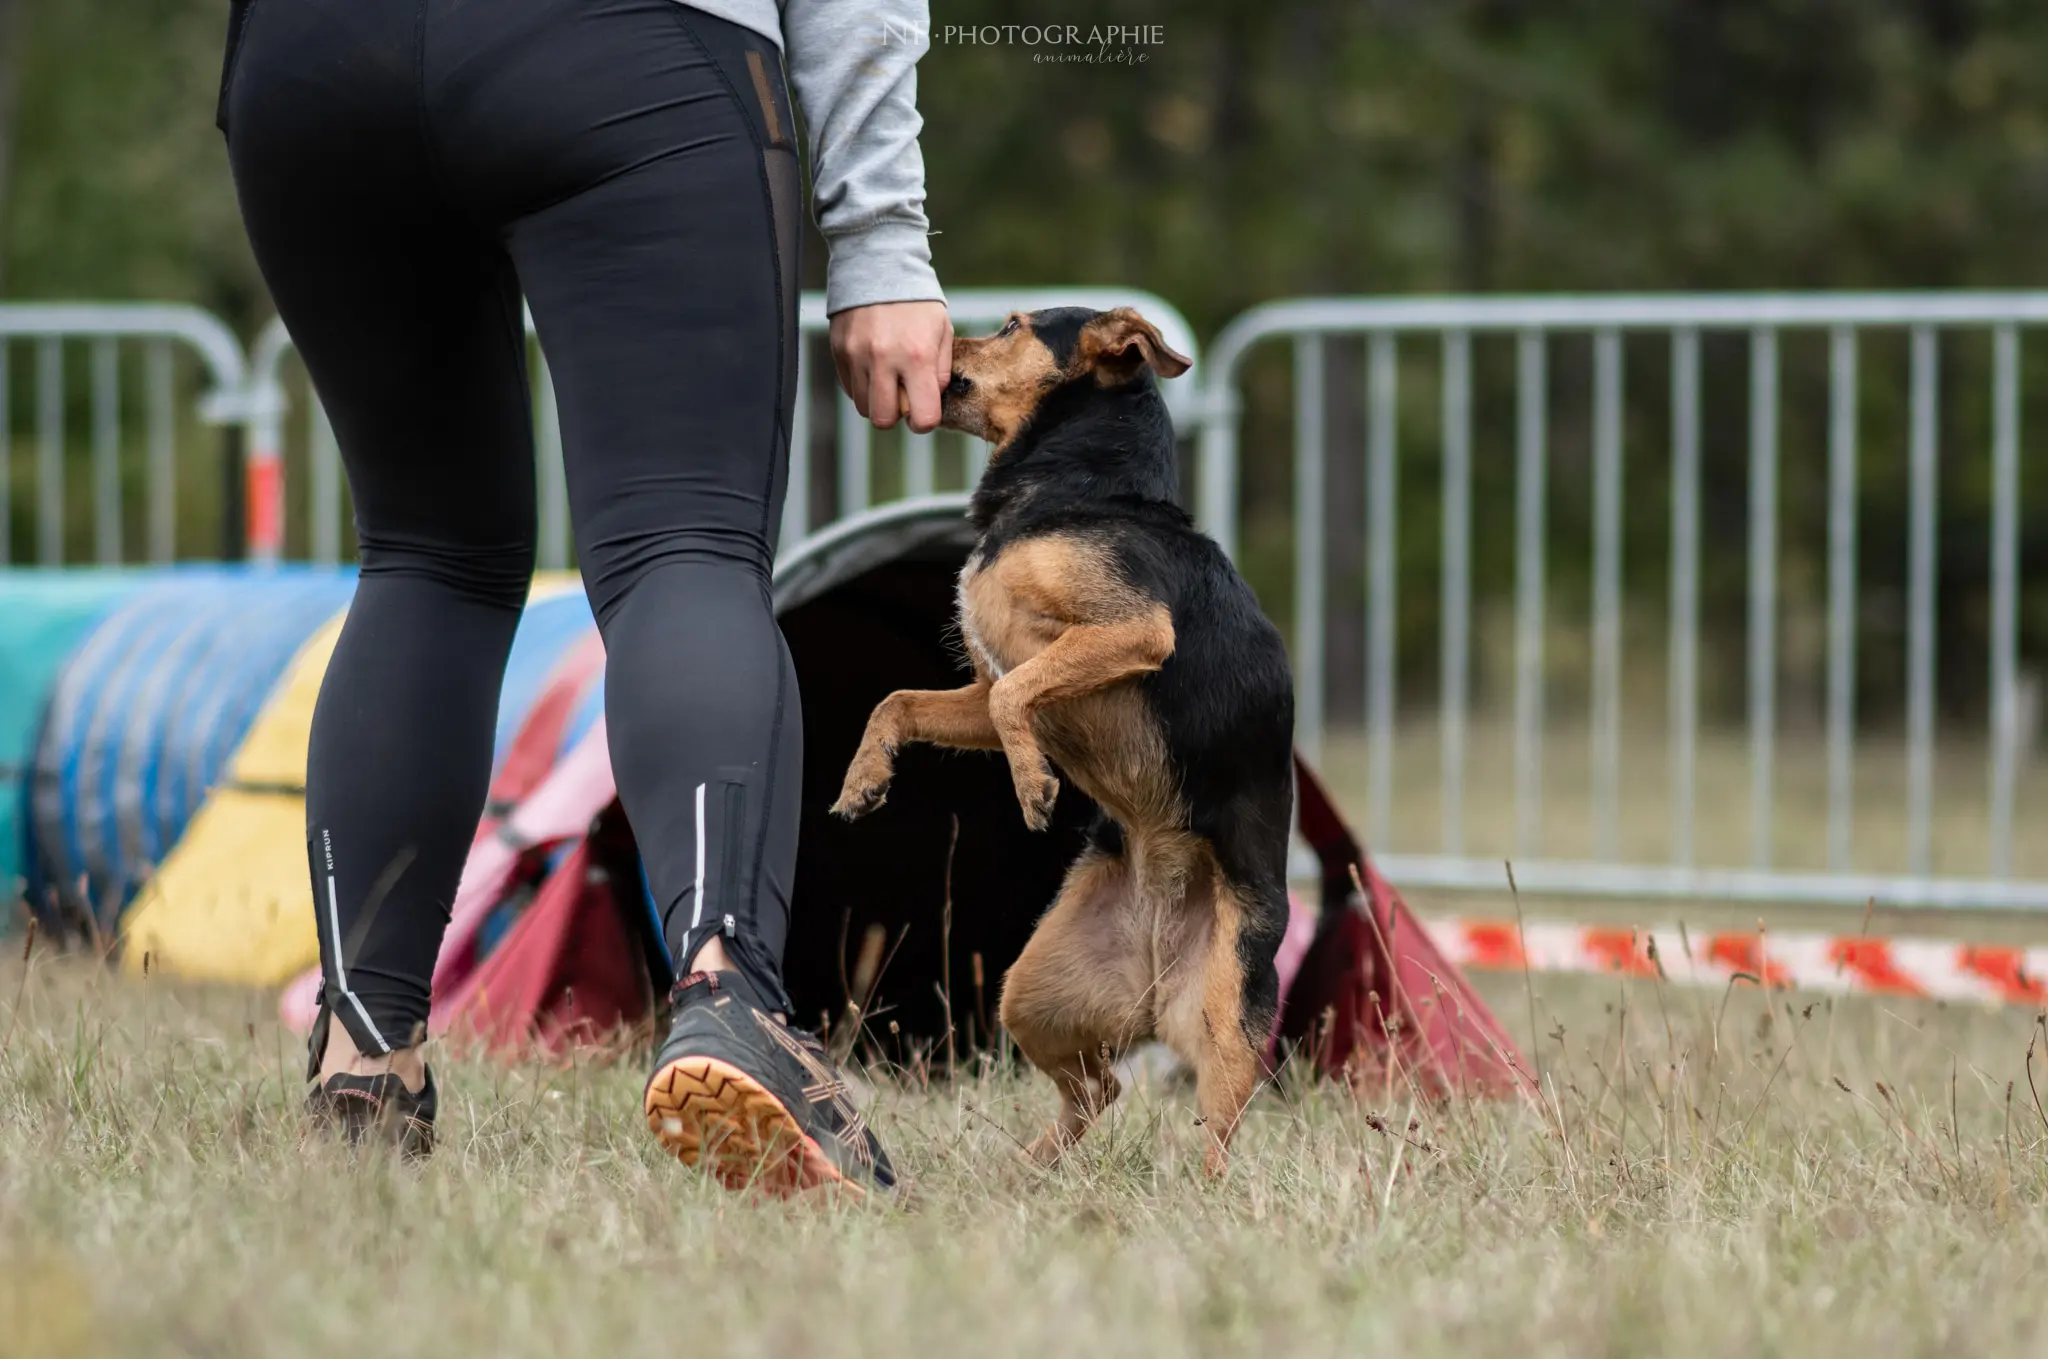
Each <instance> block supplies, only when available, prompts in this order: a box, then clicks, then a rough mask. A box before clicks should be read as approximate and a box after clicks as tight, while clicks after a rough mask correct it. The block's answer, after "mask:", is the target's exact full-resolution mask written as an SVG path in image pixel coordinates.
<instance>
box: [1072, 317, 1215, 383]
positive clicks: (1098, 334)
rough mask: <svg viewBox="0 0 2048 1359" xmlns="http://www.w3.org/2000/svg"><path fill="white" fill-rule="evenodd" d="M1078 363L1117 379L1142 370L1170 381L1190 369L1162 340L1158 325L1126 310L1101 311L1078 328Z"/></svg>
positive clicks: (1185, 361) (1183, 357)
mask: <svg viewBox="0 0 2048 1359" xmlns="http://www.w3.org/2000/svg"><path fill="white" fill-rule="evenodd" d="M1081 362H1082V364H1083V366H1085V367H1087V368H1092V369H1094V370H1095V371H1096V372H1099V373H1109V374H1113V375H1114V376H1116V377H1118V378H1130V377H1134V376H1136V374H1137V372H1138V370H1139V369H1140V368H1145V367H1150V368H1151V370H1152V371H1153V372H1155V373H1157V374H1159V376H1161V377H1163V378H1173V377H1179V376H1180V375H1181V374H1182V373H1185V372H1187V370H1188V369H1189V368H1190V367H1191V366H1192V365H1191V363H1190V362H1189V360H1188V358H1187V357H1186V356H1185V355H1183V354H1179V353H1176V352H1174V350H1173V348H1172V346H1170V345H1168V344H1167V343H1166V341H1165V340H1164V339H1163V338H1161V336H1160V334H1159V328H1158V327H1157V326H1155V325H1153V324H1152V323H1151V322H1150V321H1147V320H1146V319H1145V318H1144V317H1142V316H1140V315H1138V313H1137V312H1135V311H1133V310H1132V309H1131V308H1129V307H1118V308H1116V309H1115V310H1114V311H1106V312H1103V313H1102V314H1101V315H1100V316H1097V317H1094V318H1093V319H1091V320H1090V321H1089V322H1088V323H1087V324H1086V325H1085V326H1083V327H1082V328H1081Z"/></svg>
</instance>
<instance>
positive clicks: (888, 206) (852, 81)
mask: <svg viewBox="0 0 2048 1359" xmlns="http://www.w3.org/2000/svg"><path fill="white" fill-rule="evenodd" d="M930 29H931V9H930V5H929V3H928V0H784V3H783V8H782V33H783V41H784V44H785V51H786V54H787V56H788V60H789V78H790V83H791V84H792V85H793V86H794V87H795V91H796V97H797V101H798V103H799V104H800V105H801V106H802V107H803V112H804V121H805V123H806V124H807V125H808V126H809V128H810V134H811V168H812V173H811V194H812V201H813V203H814V205H815V208H816V212H817V217H818V229H819V231H821V232H822V233H823V234H824V237H825V240H826V242H827V244H828V245H830V247H831V252H832V253H831V259H830V261H829V262H828V265H827V268H826V275H825V279H826V281H825V308H826V310H827V311H828V312H839V311H845V310H846V309H847V308H849V307H862V306H866V305H868V304H869V303H872V302H912V301H939V302H943V301H944V300H945V296H946V295H945V294H944V293H943V292H941V291H940V289H939V279H938V275H937V274H935V273H934V272H933V271H932V252H931V245H930V243H929V242H927V241H926V239H925V237H926V235H927V233H928V232H929V230H930V224H929V223H928V222H927V221H926V220H925V215H924V155H923V153H922V152H920V151H919V150H918V145H917V134H918V132H919V131H920V130H921V129H922V128H923V127H924V120H923V119H922V118H920V117H919V116H918V112H917V62H918V58H919V57H921V56H923V55H924V53H925V51H926V50H927V49H928V48H929V47H930V45H931V40H930Z"/></svg>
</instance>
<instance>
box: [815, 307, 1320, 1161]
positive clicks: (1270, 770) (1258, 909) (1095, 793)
mask: <svg viewBox="0 0 2048 1359" xmlns="http://www.w3.org/2000/svg"><path fill="white" fill-rule="evenodd" d="M1187 367H1188V361H1187V360H1186V359H1184V358H1182V357H1181V356H1180V355H1178V354H1176V353H1174V352H1173V350H1171V349H1170V348H1168V347H1167V345H1166V344H1165V342H1164V341H1163V340H1162V339H1161V338H1160V335H1159V332H1158V331H1157V330H1156V329H1154V328H1153V326H1152V325H1151V324H1150V323H1149V322H1147V321H1146V320H1145V319H1144V318H1143V317H1141V316H1139V315H1138V314H1137V313H1136V312H1134V311H1131V310H1130V309H1128V308H1118V309H1117V310H1115V311H1110V312H1093V311H1087V310H1083V309H1080V308H1066V307H1063V308H1059V309H1056V310H1051V311H1040V312H1034V313H1032V314H1030V315H1028V316H1013V317H1011V318H1010V320H1009V322H1008V324H1006V325H1005V326H1004V327H1003V328H1002V329H1001V330H1000V331H998V332H997V333H996V334H994V335H992V336H989V337H987V338H985V339H961V340H955V341H954V344H953V370H954V371H953V380H952V382H951V384H950V385H949V386H948V388H947V390H946V395H945V418H944V423H945V425H946V426H947V427H948V428H951V429H957V430H964V431H965V432H967V433H969V434H975V435H979V436H981V437H982V438H985V439H987V440H989V441H990V442H991V443H993V444H994V445H995V448H994V452H993V454H992V456H991V457H990V460H989V465H988V470H987V471H986V472H985V473H984V474H983V476H982V479H981V484H980V486H979V487H978V488H977V489H976V490H975V493H974V499H973V505H972V509H971V511H970V517H971V518H972V521H973V523H974V526H975V528H976V529H977V530H978V531H979V532H980V535H981V537H980V541H979V542H978V543H977V545H976V547H975V550H974V553H973V555H972V556H971V557H970V558H969V559H968V562H967V566H966V568H965V569H964V570H963V571H962V572H961V574H960V590H959V600H960V612H959V622H960V631H961V635H962V637H963V638H964V640H965V642H966V644H967V649H968V652H969V655H970V659H971V660H972V662H973V665H974V683H972V684H970V685H968V686H967V687H966V688H963V689H955V690H947V691H917V690H900V691H898V692H896V693H893V694H891V695H889V697H888V698H886V699H884V700H883V701H882V702H881V704H879V705H878V706H877V707H876V708H875V711H874V714H873V716H872V717H870V718H869V720H868V726H867V732H866V734H865V735H864V737H863V738H862V740H861V744H860V749H859V751H858V752H857V753H856V754H855V756H854V758H853V763H852V766H851V767H850V768H849V769H848V770H847V774H846V786H845V788H844V790H843V791H842V792H841V793H840V796H839V801H838V803H837V804H836V805H835V806H834V808H833V810H834V811H836V812H838V813H839V814H840V815H842V816H846V817H848V818H852V817H858V816H861V815H864V814H866V813H867V812H870V811H873V810H874V809H875V808H876V807H879V806H880V805H881V804H882V800H883V798H884V796H885V795H886V793H887V790H888V786H889V779H890V776H891V774H892V772H893V763H894V757H895V754H896V752H897V751H898V750H899V749H900V748H901V747H902V746H903V745H904V744H906V743H908V742H912V741H925V742H929V743H931V744H934V745H939V746H951V747H954V748H957V749H969V750H1001V751H1003V752H1004V754H1005V755H1006V756H1007V757H1008V759H1009V763H1010V772H1011V776H1012V778H1013V779H1014V781H1015V783H1016V788H1017V800H1018V802H1019V803H1020V804H1021V805H1022V807H1023V809H1024V819H1025V820H1026V821H1027V822H1028V823H1030V825H1031V826H1032V827H1033V828H1035V829H1041V830H1042V829H1044V828H1045V826H1046V824H1047V821H1048V818H1049V816H1050V814H1051V811H1052V805H1053V799H1054V797H1055V795H1056V794H1057V793H1058V791H1059V783H1058V781H1057V778H1056V776H1055V774H1054V772H1053V766H1057V767H1058V769H1059V770H1060V771H1062V772H1063V773H1064V774H1065V775H1066V776H1067V777H1068V778H1070V779H1072V780H1073V781H1074V782H1075V783H1076V784H1077V785H1079V787H1080V788H1081V790H1082V791H1083V792H1085V793H1087V794H1088V795H1089V796H1090V797H1091V798H1093V799H1094V800H1095V802H1096V803H1097V804H1098V806H1099V807H1100V808H1101V813H1102V814H1101V815H1100V816H1098V818H1097V821H1096V824H1095V826H1094V828H1093V829H1092V830H1091V831H1090V833H1089V839H1088V845H1087V848H1086V849H1085V850H1084V851H1083V853H1082V854H1081V857H1080V859H1079V860H1078V861H1077V862H1076V863H1075V864H1074V866H1073V868H1072V869H1071V870H1070V871H1069V873H1068V874H1067V879H1066V884H1065V886H1064V887H1063V888H1062V889H1061V891H1060V895H1059V899H1058V900H1057V901H1055V902H1054V903H1053V905H1052V908H1051V909H1050V910H1049V911H1047V912H1046V914H1045V916H1044V918H1043V919H1042V920H1041V921H1040V922H1039V925H1038V928H1037V931H1036V932H1035V933H1034V934H1033V935H1032V937H1031V941H1030V943H1029V944H1027V945H1026V946H1025V949H1024V951H1023V954H1022V955H1021V956H1020V957H1019V958H1018V959H1017V962H1016V963H1015V965H1013V966H1012V967H1011V968H1010V971H1009V975H1008V977H1007V978H1006V979H1005V981H1004V983H1003V993H1002V1021H1003V1026H1004V1027H1005V1028H1006V1029H1007V1030H1008V1031H1009V1033H1010V1036H1011V1037H1012V1038H1013V1039H1015V1040H1016V1043H1017V1045H1018V1047H1019V1048H1021V1049H1022V1050H1023V1052H1024V1054H1025V1055H1026V1056H1027V1057H1028V1058H1030V1060H1031V1061H1032V1063H1033V1064H1034V1065H1036V1066H1037V1067H1038V1068H1039V1069H1040V1070H1042V1071H1044V1072H1045V1073H1046V1074H1047V1075H1049V1076H1051V1077H1052V1078H1053V1080H1054V1081H1055V1082H1056V1083H1057V1084H1058V1086H1059V1090H1060V1095H1061V1099H1062V1107H1061V1111H1060V1116H1059V1121H1058V1123H1057V1124H1056V1125H1055V1126H1054V1127H1052V1128H1051V1129H1049V1130H1048V1131H1047V1132H1046V1133H1045V1135H1044V1136H1043V1137H1041V1138H1039V1139H1038V1141H1037V1142H1036V1143H1034V1144H1033V1146H1032V1149H1031V1150H1032V1154H1033V1155H1034V1156H1036V1157H1037V1158H1038V1159H1039V1160H1040V1161H1042V1162H1047V1163H1050V1162H1052V1161H1054V1160H1056V1159H1057V1158H1058V1157H1059V1155H1060V1153H1061V1152H1063V1151H1064V1150H1065V1149H1066V1148H1067V1147H1068V1146H1069V1145H1071V1144H1072V1143H1073V1141H1074V1140H1075V1139H1076V1138H1078V1137H1079V1136H1080V1135H1081V1134H1082V1133H1083V1132H1084V1131H1086V1129H1087V1127H1088V1125H1089V1123H1090V1122H1091V1121H1093V1119H1094V1117H1095V1116H1096V1114H1098V1113H1099V1112H1101V1110H1102V1109H1103V1108H1104V1107H1106V1106H1107V1105H1108V1104H1109V1103H1110V1102H1111V1101H1112V1100H1114V1099H1115V1098H1116V1096H1117V1093H1118V1086H1117V1080H1116V1077H1115V1076H1114V1075H1113V1074H1112V1072H1111V1071H1110V1065H1111V1063H1112V1062H1114V1061H1115V1060H1116V1058H1117V1057H1118V1055H1120V1054H1121V1053H1122V1052H1123V1050H1124V1049H1125V1048H1126V1047H1128V1046H1129V1045H1130V1044H1131V1043H1133V1042H1135V1041H1137V1040H1139V1039H1143V1038H1148V1037H1153V1036H1157V1037H1158V1038H1160V1039H1162V1040H1164V1041H1165V1042H1166V1043H1167V1044H1168V1045H1169V1046H1171V1047H1172V1048H1173V1049H1174V1051H1176V1052H1177V1053H1179V1054H1180V1055H1181V1056H1182V1057H1183V1058H1184V1059H1186V1060H1187V1061H1188V1062H1189V1063H1190V1064H1191V1065H1192V1066H1193V1067H1194V1069H1195V1072H1196V1095H1197V1100H1198V1103H1199V1105H1200V1110H1201V1116H1202V1120H1203V1123H1204V1125H1205V1126H1206V1127H1207V1128H1208V1129H1209V1131H1210V1133H1211V1134H1212V1141H1211V1143H1210V1146H1209V1150H1208V1155H1207V1158H1206V1165H1207V1168H1208V1169H1209V1171H1210V1172H1211V1173H1212V1174H1213V1173H1219V1172H1220V1171H1221V1170H1222V1169H1223V1166H1224V1164H1225V1160H1226V1149H1227V1147H1228V1145H1229V1142H1230V1136H1231V1133H1232V1132H1233V1131H1234V1130H1235V1129H1236V1126H1237V1122H1238V1119H1239V1117H1240V1116H1241V1115H1242V1113H1243V1112H1244V1107H1245V1103H1246V1101H1248V1100H1249V1099H1250V1098H1251V1095H1252V1090H1253V1088H1254V1087H1255V1086H1256V1085H1257V1083H1258V1077H1259V1052H1260V1049H1261V1047H1262V1046H1263V1045H1264V1042H1265V1038H1266V1034H1267V1032H1268V1028H1269V1026H1270V1025H1271V1023H1272V1020H1273V1012H1274V1007H1275V1005H1276V1004H1277V1002H1278V995H1277V981H1276V979H1275V975H1274V970H1273V957H1274V953H1275V952H1276V951H1277V949H1278V948H1279V944H1280V936H1281V933H1282V931H1283V930H1284V929H1285V927H1286V923H1287V887H1286V863H1287V845H1288V832H1289V827H1290V824H1291V812H1292V797H1293V786H1292V782H1291V763H1290V761H1291V758H1292V751H1293V728H1294V697H1293V693H1294V691H1293V681H1292V678H1291V676H1290V673H1289V671H1288V666H1287V656H1286V652H1285V649H1284V648H1283V647H1282V645H1281V641H1280V636H1279V634H1278V633H1277V632H1276V631H1275V630H1274V628H1273V626H1272V624H1271V623H1269V622H1268V621H1267V620H1266V617H1265V615H1264V614H1262V613H1261V612H1260V611H1259V606H1258V601H1257V600H1256V599H1254V598H1253V596H1252V592H1251V590H1250V588H1249V587H1248V586H1246V585H1245V583H1244V581H1243V579H1242V578H1240V577H1239V576H1238V574H1237V572H1236V571H1235V570H1234V569H1233V568H1232V567H1231V565H1230V562H1229V559H1228V558H1226V557H1225V556H1224V555H1223V552H1222V550H1221V549H1220V548H1218V547H1217V545H1216V544H1215V543H1214V542H1212V541H1211V540H1210V539H1209V538H1207V537H1205V536H1204V535H1203V534H1201V533H1200V532H1199V531H1197V530H1196V529H1195V527H1194V526H1193V525H1192V524H1191V523H1190V521H1189V519H1188V516H1187V515H1186V514H1185V513H1184V512H1183V511H1182V510H1181V509H1180V508H1179V506H1178V504H1177V503H1176V494H1175V492H1176V482H1177V470H1176V465H1175V449H1174V442H1173V431H1172V426H1171V424H1170V423H1169V421H1168V418H1167V413H1166V406H1165V403H1164V402H1163V401H1162V400H1161V399H1160V395H1159V388H1158V385H1157V383H1156V382H1155V381H1154V375H1155V374H1157V375H1159V376H1162V377H1174V376H1177V375H1179V374H1180V373H1183V372H1185V371H1187ZM1048 761H1050V763H1048Z"/></svg>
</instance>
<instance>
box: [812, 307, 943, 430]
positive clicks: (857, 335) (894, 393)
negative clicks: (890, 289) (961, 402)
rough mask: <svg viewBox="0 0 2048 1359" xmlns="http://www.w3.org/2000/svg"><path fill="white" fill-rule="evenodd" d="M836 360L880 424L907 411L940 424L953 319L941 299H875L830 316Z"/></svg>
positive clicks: (917, 420) (922, 421)
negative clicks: (866, 304)
mask: <svg viewBox="0 0 2048 1359" xmlns="http://www.w3.org/2000/svg"><path fill="white" fill-rule="evenodd" d="M832 365H833V367H835V368H837V369H838V370H839V385H840V386H841V387H842V388H844V389H845V391H846V394H847V395H848V396H850V397H852V398H853V404H854V408H855V409H856V410H858V411H859V412H860V413H861V414H862V415H864V416H866V417H867V418H868V419H869V420H871V421H873V422H874V425H875V428H876V429H889V428H892V427H893V426H894V425H895V423H896V420H897V417H899V416H907V417H908V418H909V421H910V427H911V429H913V430H915V431H916V432H917V433H919V434H929V433H931V432H932V431H933V430H935V429H937V428H938V427H939V393H940V392H941V391H943V390H945V386H946V384H947V383H948V382H949V381H951V380H952V377H953V322H952V319H951V318H950V317H948V316H947V315H946V304H945V303H943V302H877V303H875V304H874V305H873V306H868V307H852V308H849V309H848V310H846V311H842V312H839V313H837V314H836V315H834V316H833V318H832Z"/></svg>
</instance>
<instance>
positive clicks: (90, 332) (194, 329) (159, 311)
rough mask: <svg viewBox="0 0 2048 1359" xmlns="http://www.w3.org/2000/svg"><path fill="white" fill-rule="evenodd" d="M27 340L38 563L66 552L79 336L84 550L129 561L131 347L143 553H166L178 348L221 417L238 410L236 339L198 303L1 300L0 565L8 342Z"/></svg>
mask: <svg viewBox="0 0 2048 1359" xmlns="http://www.w3.org/2000/svg"><path fill="white" fill-rule="evenodd" d="M22 341H28V342H30V343H31V344H32V345H33V352H34V356H35V359H34V367H35V378H34V397H33V401H34V407H35V429H36V434H35V479H34V499H35V509H34V519H35V556H34V559H35V561H36V562H37V563H38V564H40V565H43V566H57V565H61V564H62V563H63V562H64V561H65V560H66V557H67V553H66V551H65V542H64V538H65V521H66V513H65V502H66V488H65V481H66V478H65V462H66V457H65V450H66V431H65V424H66V419H65V417H66V407H67V405H68V387H67V383H66V364H65V358H66V354H67V352H68V351H69V350H70V349H72V348H74V347H76V346H77V345H79V344H84V345H85V347H86V350H87V359H88V363H89V366H90V374H91V379H90V382H91V397H90V401H91V409H92V417H91V423H92V507H93V509H92V526H93V527H92V544H93V546H92V560H94V561H95V562H97V563H99V564H101V565H103V566H110V565H116V564H118V563H121V562H123V561H132V560H137V557H136V555H135V553H133V552H132V551H131V550H130V544H129V543H128V541H127V534H126V533H125V532H124V528H125V525H124V515H123V508H124V501H125V500H126V497H125V496H124V495H123V489H122V464H123V459H122V456H121V454H122V446H123V428H122V426H123V419H122V414H123V409H124V405H125V402H124V400H123V392H124V384H123V382H122V370H123V367H124V364H123V358H124V355H125V354H128V353H133V352H135V351H137V350H138V349H139V351H140V361H141V366H142V393H143V405H144V408H145V413H144V417H143V426H144V447H145V454H144V478H145V489H144V493H143V496H144V502H145V505H146V511H145V514H144V516H143V527H142V538H143V542H144V546H143V548H142V551H141V554H140V557H141V559H143V560H148V561H153V562H167V561H170V560H171V559H172V558H173V556H175V555H176V549H177V541H176V539H177V457H178V426H179V406H178V399H177V373H176V363H177V355H178V354H179V353H180V352H183V353H186V354H188V355H190V356H192V357H194V358H196V359H197V360H198V362H199V364H200V365H201V367H202V369H203V376H204V381H205V384H206V387H205V392H204V395H203V397H202V401H201V415H202V418H205V419H208V420H210V421H213V422H215V423H220V424H228V423H230V422H233V421H235V420H237V419H238V418H239V416H240V401H241V398H242V396H243V394H244V391H245V388H246V385H247V383H246V377H247V366H246V364H245V363H244V362H243V357H242V346H241V343H240V342H239V341H238V340H236V339H235V337H234V334H233V332H231V331H229V330H228V328H227V327H226V326H224V325H222V324H221V323H220V321H218V320H217V319H215V318H214V317H213V316H211V315H209V314H207V313H206V312H203V311H200V310H199V309H197V308H196V307H181V306H168V305H157V304H148V303H142V304H132V305H114V306H107V305H97V304H95V305H85V304H59V305H35V304H28V305H7V306H0V566H5V565H6V563H8V562H9V561H11V560H13V549H14V543H13V520H14V505H13V483H14V477H13V476H12V475H11V473H12V471H13V467H14V447H13V429H14V421H13V404H12V401H13V393H12V391H11V390H10V384H9V381H8V378H9V375H10V372H11V370H12V368H13V364H12V363H11V361H10V360H11V350H12V348H13V346H14V345H15V344H16V343H19V342H22Z"/></svg>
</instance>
